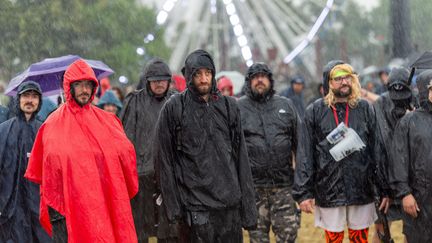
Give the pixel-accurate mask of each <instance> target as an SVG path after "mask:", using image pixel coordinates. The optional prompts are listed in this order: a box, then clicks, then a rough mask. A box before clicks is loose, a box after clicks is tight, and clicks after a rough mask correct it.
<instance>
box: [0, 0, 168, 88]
mask: <svg viewBox="0 0 432 243" xmlns="http://www.w3.org/2000/svg"><path fill="white" fill-rule="evenodd" d="M155 20H156V16H155V13H154V11H152V10H150V9H147V8H145V7H142V6H140V5H138V4H137V3H136V2H135V1H133V0H74V1H70V0H15V1H13V0H0V23H1V24H0V33H1V36H2V37H1V38H0V79H4V80H7V81H8V80H10V79H11V78H12V77H13V76H14V75H15V74H16V73H18V72H21V71H23V70H24V69H26V68H27V67H28V65H29V64H31V63H34V62H37V61H40V60H42V59H44V58H48V57H57V56H62V55H67V54H77V55H80V56H82V57H84V58H88V59H98V60H101V61H103V62H105V63H106V64H107V65H109V66H110V67H111V68H113V69H114V70H115V71H116V74H115V75H114V76H113V77H112V79H114V80H116V79H117V78H118V76H120V75H124V76H126V77H128V79H129V80H130V81H135V82H136V81H137V80H138V77H139V73H140V71H141V69H142V66H141V64H140V63H142V62H143V60H144V57H143V56H139V55H137V53H136V48H137V47H144V48H145V50H146V56H147V57H151V56H156V55H157V56H159V57H161V58H165V59H166V58H168V57H169V55H170V50H169V49H168V48H167V46H166V45H165V43H164V41H163V38H162V37H163V29H161V28H159V27H158V25H157V24H156V21H155ZM149 33H152V34H153V35H154V36H155V40H154V41H152V42H150V43H147V44H145V43H144V38H145V36H146V35H147V34H149Z"/></svg>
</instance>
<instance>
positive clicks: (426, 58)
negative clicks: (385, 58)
mask: <svg viewBox="0 0 432 243" xmlns="http://www.w3.org/2000/svg"><path fill="white" fill-rule="evenodd" d="M409 66H410V67H411V73H410V76H409V79H408V84H411V82H412V80H413V78H414V74H415V71H416V69H432V51H425V52H423V53H421V54H419V55H417V56H416V57H415V58H414V59H413V61H410V62H409Z"/></svg>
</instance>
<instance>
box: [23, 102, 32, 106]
mask: <svg viewBox="0 0 432 243" xmlns="http://www.w3.org/2000/svg"><path fill="white" fill-rule="evenodd" d="M24 105H25V106H26V105H30V106H35V104H33V102H26V103H25V104H24Z"/></svg>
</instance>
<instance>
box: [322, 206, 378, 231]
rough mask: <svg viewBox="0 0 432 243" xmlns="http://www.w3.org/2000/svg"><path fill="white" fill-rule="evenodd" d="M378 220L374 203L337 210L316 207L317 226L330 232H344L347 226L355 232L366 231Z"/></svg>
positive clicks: (338, 208)
mask: <svg viewBox="0 0 432 243" xmlns="http://www.w3.org/2000/svg"><path fill="white" fill-rule="evenodd" d="M377 218H378V216H377V214H376V212H375V205H374V203H369V204H365V205H352V206H341V207H335V208H322V207H318V206H316V207H315V226H316V227H320V228H323V229H325V230H327V231H330V232H342V231H344V229H345V225H347V226H348V228H350V229H353V230H360V229H365V228H368V227H369V226H371V225H372V224H373V223H374V222H375V220H376V219H377Z"/></svg>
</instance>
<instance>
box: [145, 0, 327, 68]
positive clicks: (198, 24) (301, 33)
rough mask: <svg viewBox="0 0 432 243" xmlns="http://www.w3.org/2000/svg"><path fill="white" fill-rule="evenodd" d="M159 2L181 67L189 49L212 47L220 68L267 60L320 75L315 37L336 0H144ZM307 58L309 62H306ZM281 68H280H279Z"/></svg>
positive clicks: (162, 20)
mask: <svg viewBox="0 0 432 243" xmlns="http://www.w3.org/2000/svg"><path fill="white" fill-rule="evenodd" d="M141 2H142V3H144V4H147V5H151V6H153V7H155V8H156V9H157V11H158V13H157V23H158V24H159V25H163V26H165V36H164V38H165V41H166V43H167V44H168V46H169V47H170V48H172V50H173V51H172V55H171V57H170V59H169V65H170V67H171V68H172V69H173V70H180V69H181V66H182V64H183V61H184V60H185V57H186V55H187V54H188V53H190V52H192V51H193V50H195V49H198V48H202V49H206V50H207V51H209V52H210V53H211V54H212V55H213V57H214V60H215V63H216V66H217V69H218V70H244V69H246V68H247V66H250V65H252V64H253V63H254V62H257V61H263V62H266V63H267V64H269V65H270V66H271V67H272V68H273V69H274V70H278V71H277V72H284V70H283V67H285V68H288V69H293V68H296V69H302V70H303V72H305V73H309V74H310V75H311V76H313V75H315V74H316V65H310V63H316V61H317V60H316V59H317V57H316V51H315V48H314V43H315V36H316V33H317V32H318V30H319V28H320V27H321V25H322V23H323V22H324V20H325V19H326V17H327V15H328V13H329V12H330V10H331V8H332V6H333V0H309V1H303V0H269V1H262V0H165V1H156V0H142V1H141ZM305 63H307V65H306V64H305ZM281 67H282V69H281Z"/></svg>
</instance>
